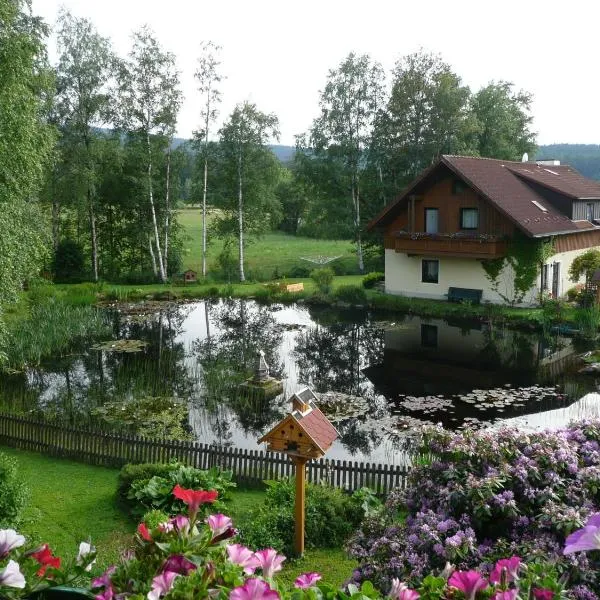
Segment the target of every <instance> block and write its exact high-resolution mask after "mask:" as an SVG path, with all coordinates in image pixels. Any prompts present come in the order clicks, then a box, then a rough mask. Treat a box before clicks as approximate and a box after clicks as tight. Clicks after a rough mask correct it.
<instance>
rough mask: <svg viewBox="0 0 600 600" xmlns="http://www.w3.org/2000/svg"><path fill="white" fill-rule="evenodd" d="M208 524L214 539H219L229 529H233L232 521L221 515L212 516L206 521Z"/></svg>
mask: <svg viewBox="0 0 600 600" xmlns="http://www.w3.org/2000/svg"><path fill="white" fill-rule="evenodd" d="M206 523H207V524H208V526H209V527H210V530H211V531H212V534H213V537H217V536H219V535H221V534H222V533H225V532H226V531H227V530H228V529H233V522H232V520H231V519H230V518H229V517H226V516H225V515H222V514H221V513H219V514H216V515H210V517H208V518H207V519H206Z"/></svg>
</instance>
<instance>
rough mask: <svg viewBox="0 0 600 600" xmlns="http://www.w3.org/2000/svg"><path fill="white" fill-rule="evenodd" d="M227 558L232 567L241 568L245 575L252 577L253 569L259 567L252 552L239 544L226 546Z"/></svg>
mask: <svg viewBox="0 0 600 600" xmlns="http://www.w3.org/2000/svg"><path fill="white" fill-rule="evenodd" d="M227 556H228V557H229V560H230V561H231V562H232V563H233V564H234V565H239V566H240V567H242V568H243V569H244V573H246V575H252V574H253V573H254V571H255V569H256V568H257V567H259V566H260V563H259V561H258V558H257V557H256V556H255V554H254V552H252V550H250V549H249V548H246V546H242V545H241V544H230V545H229V546H227Z"/></svg>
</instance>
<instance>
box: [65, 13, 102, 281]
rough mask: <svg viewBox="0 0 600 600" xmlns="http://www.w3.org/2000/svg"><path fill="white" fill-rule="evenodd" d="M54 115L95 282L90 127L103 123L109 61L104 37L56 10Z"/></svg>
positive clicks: (94, 178) (93, 171)
mask: <svg viewBox="0 0 600 600" xmlns="http://www.w3.org/2000/svg"><path fill="white" fill-rule="evenodd" d="M57 38H58V48H59V52H60V58H59V61H58V66H57V74H56V80H57V97H56V101H57V112H58V116H59V123H60V126H61V129H62V133H63V136H62V143H63V144H66V145H69V146H70V151H69V155H70V156H71V158H72V160H71V161H69V165H68V167H69V168H70V170H71V171H72V173H71V177H70V180H71V181H72V182H73V183H74V187H75V189H76V190H78V191H81V193H82V195H83V196H84V198H85V206H86V212H87V213H88V219H89V228H90V240H91V249H92V257H91V258H92V261H91V262H92V272H93V276H94V281H98V235H97V227H96V208H95V203H96V202H95V200H96V199H95V196H96V192H95V189H96V182H97V174H96V166H95V160H96V159H95V156H94V152H95V138H96V135H94V132H93V127H100V126H102V125H105V124H106V123H107V115H108V105H109V94H108V85H109V83H110V80H111V77H112V74H113V66H114V58H113V54H112V50H111V45H110V41H109V40H108V38H105V37H102V36H101V35H99V34H98V33H97V31H96V30H95V28H94V25H93V24H92V22H91V21H89V20H88V19H80V18H76V17H74V16H73V15H71V13H69V12H68V11H65V10H63V11H61V13H60V15H59V19H58V35H57Z"/></svg>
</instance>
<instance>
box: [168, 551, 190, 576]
mask: <svg viewBox="0 0 600 600" xmlns="http://www.w3.org/2000/svg"><path fill="white" fill-rule="evenodd" d="M197 568H198V567H197V566H196V565H195V564H194V563H193V562H192V561H191V560H188V559H187V558H186V557H185V556H183V555H182V554H174V555H172V556H169V558H167V560H166V561H165V564H164V565H163V568H162V570H163V572H165V571H171V572H172V573H177V574H179V575H189V574H190V573H191V572H192V571H195V570H196V569H197Z"/></svg>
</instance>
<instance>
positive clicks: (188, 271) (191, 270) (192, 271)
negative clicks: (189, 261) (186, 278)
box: [183, 269, 196, 275]
mask: <svg viewBox="0 0 600 600" xmlns="http://www.w3.org/2000/svg"><path fill="white" fill-rule="evenodd" d="M188 273H193V274H194V275H196V271H194V269H188V270H187V271H184V272H183V274H184V275H187V274H188Z"/></svg>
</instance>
